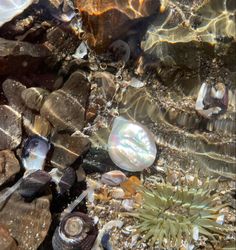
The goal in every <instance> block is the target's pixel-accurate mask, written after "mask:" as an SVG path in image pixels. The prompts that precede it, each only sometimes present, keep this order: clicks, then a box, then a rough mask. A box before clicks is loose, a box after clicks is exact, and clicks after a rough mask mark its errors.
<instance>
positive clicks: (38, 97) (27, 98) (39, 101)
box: [21, 87, 50, 111]
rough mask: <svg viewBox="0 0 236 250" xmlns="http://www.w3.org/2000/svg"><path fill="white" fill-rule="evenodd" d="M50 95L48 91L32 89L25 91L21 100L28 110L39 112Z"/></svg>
mask: <svg viewBox="0 0 236 250" xmlns="http://www.w3.org/2000/svg"><path fill="white" fill-rule="evenodd" d="M49 94H50V93H49V91H47V90H46V89H42V88H36V87H32V88H28V89H25V90H23V91H22V93H21V98H22V100H23V101H24V103H25V105H26V106H27V107H28V108H30V109H33V110H37V111H39V110H40V109H41V107H42V105H43V103H44V101H45V99H46V97H47V96H48V95H49Z"/></svg>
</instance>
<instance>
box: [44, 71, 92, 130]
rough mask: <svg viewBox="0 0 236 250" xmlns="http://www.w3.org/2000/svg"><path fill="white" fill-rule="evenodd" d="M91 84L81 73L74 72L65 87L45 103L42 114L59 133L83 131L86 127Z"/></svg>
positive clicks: (50, 96) (51, 95)
mask: <svg viewBox="0 0 236 250" xmlns="http://www.w3.org/2000/svg"><path fill="white" fill-rule="evenodd" d="M89 91H90V84H89V83H88V81H87V80H86V78H85V77H84V76H83V75H82V73H80V72H74V73H73V74H72V75H71V76H70V78H69V79H68V80H67V81H66V82H65V84H64V86H63V87H62V88H61V89H59V90H56V91H54V92H52V93H51V94H50V95H49V96H48V98H47V99H46V101H45V102H44V104H43V106H42V108H41V110H40V113H41V115H42V116H44V117H45V118H46V119H48V120H49V121H50V122H51V123H52V125H53V126H54V127H56V129H57V130H58V131H60V130H69V131H72V132H74V131H76V130H81V129H82V128H83V127H84V121H85V107H86V104H87V100H88V96H89Z"/></svg>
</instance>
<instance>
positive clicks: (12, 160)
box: [0, 150, 20, 249]
mask: <svg viewBox="0 0 236 250" xmlns="http://www.w3.org/2000/svg"><path fill="white" fill-rule="evenodd" d="M19 171H20V165H19V162H18V160H17V159H16V157H15V155H14V153H13V152H11V151H10V150H3V151H0V186H1V185H2V184H3V183H5V182H6V181H8V180H9V179H10V178H11V177H12V176H14V175H15V174H17V173H18V172H19ZM0 249H1V248H0Z"/></svg>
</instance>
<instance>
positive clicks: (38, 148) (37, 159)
mask: <svg viewBox="0 0 236 250" xmlns="http://www.w3.org/2000/svg"><path fill="white" fill-rule="evenodd" d="M49 149H50V144H49V142H48V140H47V139H46V138H43V137H40V136H32V137H30V138H28V139H27V140H26V142H25V144H24V147H23V150H22V164H23V166H24V168H25V169H26V170H42V169H43V166H44V163H45V159H46V156H47V153H48V151H49Z"/></svg>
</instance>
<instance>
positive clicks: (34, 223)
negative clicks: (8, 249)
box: [0, 193, 51, 250]
mask: <svg viewBox="0 0 236 250" xmlns="http://www.w3.org/2000/svg"><path fill="white" fill-rule="evenodd" d="M49 207H50V203H49V200H48V199H47V198H46V197H40V198H38V199H35V200H34V201H32V202H31V203H26V202H24V199H23V198H22V197H21V196H20V195H19V194H18V193H13V195H12V196H11V197H10V199H9V200H8V201H7V202H6V203H5V204H4V206H3V207H2V209H1V211H0V221H1V223H3V224H4V225H6V227H7V228H8V229H9V231H10V232H11V236H12V237H13V238H14V239H16V241H17V243H18V247H19V250H26V249H27V250H34V249H35V250H36V249H37V248H38V247H39V245H40V244H41V243H42V241H43V240H44V238H45V237H46V235H47V233H48V229H49V227H50V224H51V214H50V211H49Z"/></svg>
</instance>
